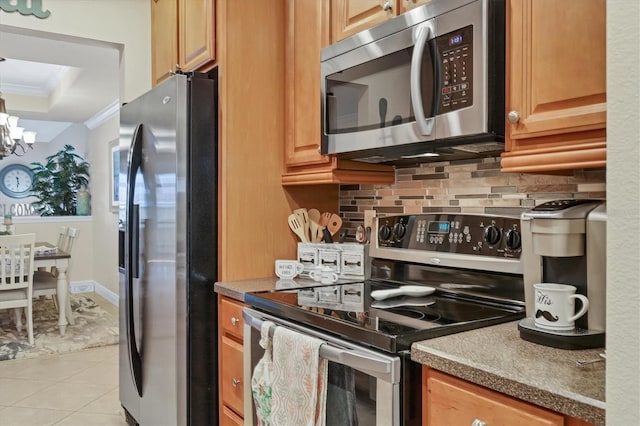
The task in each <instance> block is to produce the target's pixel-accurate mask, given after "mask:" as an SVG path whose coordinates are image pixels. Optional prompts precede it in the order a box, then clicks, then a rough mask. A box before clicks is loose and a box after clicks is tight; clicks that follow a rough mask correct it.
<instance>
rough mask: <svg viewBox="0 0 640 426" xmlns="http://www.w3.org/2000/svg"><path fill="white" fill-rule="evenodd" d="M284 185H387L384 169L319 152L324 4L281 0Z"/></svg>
mask: <svg viewBox="0 0 640 426" xmlns="http://www.w3.org/2000/svg"><path fill="white" fill-rule="evenodd" d="M285 14H286V16H285V19H286V25H287V31H286V36H285V46H286V49H285V64H286V66H285V160H284V161H285V164H284V169H285V170H284V174H283V176H282V183H283V184H284V185H305V184H326V183H393V182H394V180H395V175H394V172H393V169H392V168H391V167H390V166H381V165H377V164H366V163H357V162H353V161H342V160H338V159H337V158H335V157H334V156H328V155H321V154H320V152H319V147H320V136H321V132H322V129H321V112H320V102H321V99H320V50H321V49H322V47H324V46H326V45H328V44H329V43H330V40H329V3H328V2H327V1H326V0H308V1H299V0H287V3H286V12H285Z"/></svg>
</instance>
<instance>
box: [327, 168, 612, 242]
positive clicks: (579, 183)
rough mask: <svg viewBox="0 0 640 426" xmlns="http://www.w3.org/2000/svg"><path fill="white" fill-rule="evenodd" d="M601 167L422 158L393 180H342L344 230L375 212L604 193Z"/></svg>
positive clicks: (475, 208) (494, 205)
mask: <svg viewBox="0 0 640 426" xmlns="http://www.w3.org/2000/svg"><path fill="white" fill-rule="evenodd" d="M605 177H606V172H605V169H604V168H602V169H578V170H573V171H569V172H568V174H525V173H502V172H501V171H500V158H485V159H477V160H465V161H454V162H440V163H424V164H420V165H416V166H415V167H410V168H397V169H396V182H395V183H394V184H392V185H341V186H340V216H341V217H342V219H343V228H347V229H348V235H349V236H353V235H355V228H356V227H357V226H358V225H360V224H362V223H363V219H364V211H365V210H375V211H376V215H377V216H389V215H397V214H415V213H429V212H454V213H455V212H460V213H485V214H517V215H519V214H520V213H522V212H524V211H525V210H528V209H530V208H532V207H535V206H536V205H538V204H541V203H543V202H546V201H550V200H556V199H563V198H596V199H606V182H605Z"/></svg>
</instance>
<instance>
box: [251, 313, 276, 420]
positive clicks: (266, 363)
mask: <svg viewBox="0 0 640 426" xmlns="http://www.w3.org/2000/svg"><path fill="white" fill-rule="evenodd" d="M271 327H275V324H274V323H273V322H272V321H265V322H263V323H262V326H261V327H260V346H261V347H262V348H263V349H264V355H263V356H262V358H260V361H258V364H256V367H255V369H254V370H253V374H252V375H251V393H252V394H253V402H254V404H255V406H256V417H257V419H258V425H260V426H269V425H272V424H273V423H271V394H272V386H273V361H272V358H271V347H272V341H271V337H269V329H270V328H271Z"/></svg>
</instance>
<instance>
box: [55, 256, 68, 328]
mask: <svg viewBox="0 0 640 426" xmlns="http://www.w3.org/2000/svg"><path fill="white" fill-rule="evenodd" d="M56 268H58V283H57V287H56V290H57V297H58V327H59V328H60V335H61V336H64V333H65V332H66V329H67V315H66V311H67V309H66V306H67V297H69V295H68V294H67V293H68V291H69V286H68V285H67V264H66V262H64V264H63V262H60V265H56Z"/></svg>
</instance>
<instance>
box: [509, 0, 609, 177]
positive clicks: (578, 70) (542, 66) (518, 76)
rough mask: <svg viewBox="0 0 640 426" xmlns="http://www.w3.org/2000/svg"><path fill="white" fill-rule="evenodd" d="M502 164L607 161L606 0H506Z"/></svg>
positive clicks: (512, 168) (518, 168) (527, 166)
mask: <svg viewBox="0 0 640 426" xmlns="http://www.w3.org/2000/svg"><path fill="white" fill-rule="evenodd" d="M506 36H507V37H506V38H507V65H506V66H507V69H506V84H507V87H506V92H507V99H506V114H507V124H506V127H507V128H506V137H507V141H506V152H505V153H504V154H503V158H502V171H505V172H545V171H558V170H569V169H575V168H590V167H603V166H605V165H606V0H566V1H556V0H535V1H534V0H509V1H508V2H507V35H506Z"/></svg>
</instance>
